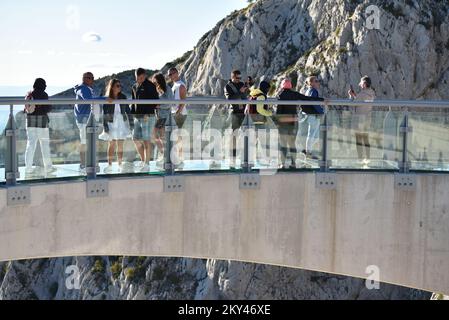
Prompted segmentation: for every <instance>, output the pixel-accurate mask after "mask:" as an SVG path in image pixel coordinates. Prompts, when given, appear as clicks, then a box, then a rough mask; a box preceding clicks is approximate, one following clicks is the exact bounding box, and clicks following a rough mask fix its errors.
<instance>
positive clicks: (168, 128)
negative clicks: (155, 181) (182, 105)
mask: <svg viewBox="0 0 449 320" xmlns="http://www.w3.org/2000/svg"><path fill="white" fill-rule="evenodd" d="M176 128H177V126H176V123H175V121H174V119H173V115H172V113H171V112H170V115H169V117H168V119H167V123H166V124H165V149H164V169H165V174H167V175H174V174H175V165H174V164H173V161H172V158H171V152H172V148H173V146H174V144H173V143H172V141H171V138H172V133H173V131H174V130H176Z"/></svg>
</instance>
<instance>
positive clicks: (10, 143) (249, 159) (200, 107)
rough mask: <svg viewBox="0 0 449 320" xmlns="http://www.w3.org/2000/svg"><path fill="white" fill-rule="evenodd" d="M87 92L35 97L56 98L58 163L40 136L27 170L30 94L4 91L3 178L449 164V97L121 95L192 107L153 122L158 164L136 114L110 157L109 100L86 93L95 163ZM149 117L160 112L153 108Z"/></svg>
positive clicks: (436, 168) (406, 169)
mask: <svg viewBox="0 0 449 320" xmlns="http://www.w3.org/2000/svg"><path fill="white" fill-rule="evenodd" d="M79 102H80V101H76V100H74V99H50V100H48V101H27V102H26V103H27V104H30V105H42V104H49V105H52V111H51V112H50V113H49V119H50V122H49V139H50V141H49V142H50V155H51V160H52V163H53V168H51V170H48V168H45V167H44V165H43V159H42V155H41V154H42V153H41V152H40V148H41V147H42V145H40V144H39V143H37V147H36V151H35V153H34V159H33V166H32V167H31V168H28V170H27V168H25V153H26V149H27V129H26V126H27V125H26V114H25V113H24V112H23V105H24V103H25V101H24V100H23V99H18V98H8V97H3V98H0V133H1V136H0V183H2V184H5V185H15V184H16V183H17V182H33V181H50V180H60V179H63V180H65V179H83V178H89V179H94V178H96V177H97V176H100V177H111V176H134V175H136V176H145V175H176V174H182V173H187V172H188V173H195V172H197V173H204V172H236V173H252V172H259V173H261V174H273V173H275V172H278V171H283V172H289V171H292V172H297V171H320V172H329V171H339V170H343V171H362V172H378V171H380V172H391V173H410V172H433V173H446V172H449V101H396V100H391V101H381V100H377V101H366V102H359V101H350V100H330V101H328V102H327V103H324V102H306V101H278V100H272V99H269V100H267V101H265V102H263V104H264V105H265V106H266V108H267V109H269V110H271V111H272V114H273V115H272V116H269V117H265V116H261V115H258V114H257V115H256V114H246V115H241V116H239V117H235V116H234V115H233V114H232V112H231V110H232V108H231V105H230V101H226V100H222V99H220V98H208V97H197V98H189V99H187V100H185V101H167V100H157V101H151V100H146V101H144V100H139V101H132V100H128V101H126V102H125V101H123V100H121V101H117V103H121V104H123V103H124V102H125V103H126V104H134V103H138V104H141V105H142V104H146V105H150V104H153V105H154V104H157V105H160V106H167V105H178V104H180V103H181V104H185V105H186V108H187V110H188V115H187V119H186V121H185V123H184V126H183V127H182V128H178V127H177V126H176V119H175V117H173V116H172V117H171V118H170V119H167V120H166V123H165V125H163V126H162V127H161V129H159V130H157V131H155V130H154V129H153V127H151V139H150V141H151V143H152V145H153V148H152V149H153V150H152V153H151V155H150V157H151V161H150V163H149V165H148V166H145V165H144V163H141V159H140V158H139V155H138V152H136V148H135V146H134V142H133V140H132V129H133V128H132V127H133V125H132V124H133V121H134V120H131V122H129V127H128V129H129V133H130V134H129V135H128V136H127V138H126V139H124V141H123V142H124V144H123V145H124V146H123V160H122V163H121V165H120V166H119V164H118V162H117V156H116V154H115V153H114V155H113V157H112V158H113V161H112V165H109V164H108V150H107V149H108V141H104V140H102V139H101V137H102V134H103V131H104V126H103V123H104V122H103V115H102V114H101V109H102V108H101V106H102V104H104V103H105V101H104V100H90V101H83V102H82V103H83V104H92V105H93V107H92V108H93V113H92V116H91V118H90V119H89V122H88V123H87V129H86V131H87V134H86V136H87V139H86V140H87V141H86V142H87V144H86V160H85V166H80V153H79V146H80V134H79V129H78V127H77V124H76V121H75V117H74V114H73V108H74V105H75V104H76V103H79ZM248 103H254V102H249V101H232V104H233V105H243V106H245V105H247V104H248ZM306 105H314V106H315V105H325V106H326V107H325V109H326V112H325V113H324V114H320V115H307V114H304V113H302V109H301V106H306ZM279 106H288V107H290V108H296V109H297V111H298V112H297V116H291V115H290V116H286V115H278V114H277V113H276V109H277V108H279ZM37 108H39V106H38V107H37ZM360 110H363V111H362V112H360ZM137 116H138V115H137ZM135 117H136V115H134V118H135ZM139 118H140V119H142V121H144V122H145V121H150V122H151V119H149V118H148V117H139ZM153 124H154V123H153ZM236 124H237V125H236ZM233 129H235V130H233ZM156 136H157V137H158V139H157V138H156ZM109 162H110V159H109ZM30 169H31V170H30Z"/></svg>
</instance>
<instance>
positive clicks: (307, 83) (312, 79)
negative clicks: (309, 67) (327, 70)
mask: <svg viewBox="0 0 449 320" xmlns="http://www.w3.org/2000/svg"><path fill="white" fill-rule="evenodd" d="M316 79H317V77H316V76H310V77H307V79H306V86H308V87H312V83H313V82H314V81H315V80H316Z"/></svg>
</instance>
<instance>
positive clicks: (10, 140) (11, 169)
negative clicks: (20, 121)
mask: <svg viewBox="0 0 449 320" xmlns="http://www.w3.org/2000/svg"><path fill="white" fill-rule="evenodd" d="M5 135H6V159H5V180H6V185H7V186H15V185H16V184H17V178H19V166H18V155H17V126H16V121H15V119H14V105H10V109H9V119H8V124H7V125H6V129H5Z"/></svg>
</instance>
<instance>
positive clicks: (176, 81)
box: [168, 68, 187, 167]
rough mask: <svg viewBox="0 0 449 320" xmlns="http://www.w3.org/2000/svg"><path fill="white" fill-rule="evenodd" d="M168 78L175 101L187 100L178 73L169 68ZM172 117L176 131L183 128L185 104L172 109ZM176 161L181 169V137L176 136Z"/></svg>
mask: <svg viewBox="0 0 449 320" xmlns="http://www.w3.org/2000/svg"><path fill="white" fill-rule="evenodd" d="M168 77H169V79H170V80H171V81H172V82H173V86H172V92H173V96H174V98H175V100H185V99H186V98H187V86H186V84H185V83H184V82H183V81H182V80H181V77H180V75H179V71H178V69H176V68H170V70H168ZM172 113H173V117H174V118H175V122H176V126H177V127H178V129H182V128H183V127H184V123H185V121H186V120H187V106H186V105H185V104H179V105H177V106H174V107H173V108H172ZM177 148H178V159H177V161H176V162H178V163H177V164H178V165H179V166H180V167H182V166H183V162H184V156H183V149H182V137H181V135H179V136H178V141H177Z"/></svg>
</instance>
